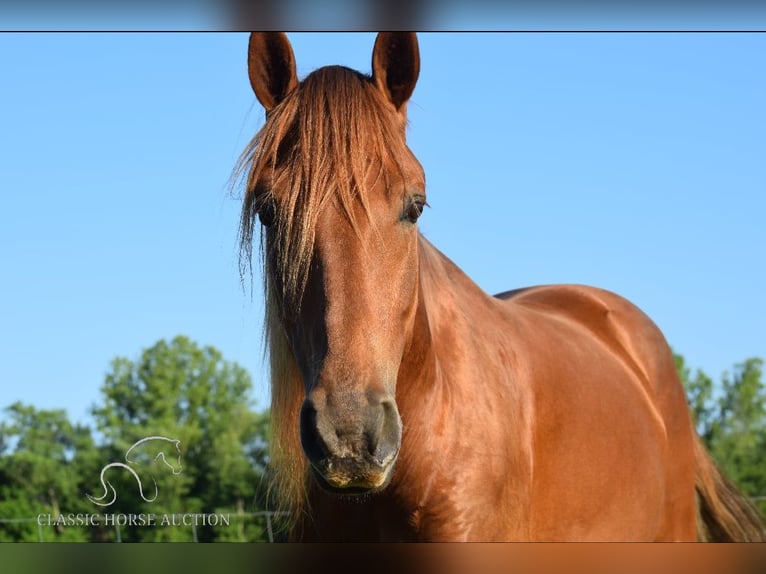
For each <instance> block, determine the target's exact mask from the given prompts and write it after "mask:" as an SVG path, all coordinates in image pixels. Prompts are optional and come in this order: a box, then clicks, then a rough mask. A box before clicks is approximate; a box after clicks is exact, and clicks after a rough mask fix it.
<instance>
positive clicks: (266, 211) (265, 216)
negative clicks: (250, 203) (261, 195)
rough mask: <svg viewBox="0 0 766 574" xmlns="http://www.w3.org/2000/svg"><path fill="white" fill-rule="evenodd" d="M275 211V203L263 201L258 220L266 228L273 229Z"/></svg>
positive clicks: (259, 207)
mask: <svg viewBox="0 0 766 574" xmlns="http://www.w3.org/2000/svg"><path fill="white" fill-rule="evenodd" d="M274 217H275V209H274V202H273V201H269V200H266V201H263V202H262V203H261V204H260V205H259V206H258V219H260V220H261V225H263V226H264V227H271V226H272V225H274Z"/></svg>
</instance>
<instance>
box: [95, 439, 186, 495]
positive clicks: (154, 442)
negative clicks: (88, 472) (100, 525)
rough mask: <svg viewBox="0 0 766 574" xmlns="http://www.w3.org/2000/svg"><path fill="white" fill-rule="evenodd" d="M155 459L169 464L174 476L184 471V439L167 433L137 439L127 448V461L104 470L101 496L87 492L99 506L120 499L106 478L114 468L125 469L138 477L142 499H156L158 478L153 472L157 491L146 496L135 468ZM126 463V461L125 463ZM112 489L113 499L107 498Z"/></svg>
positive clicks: (152, 476)
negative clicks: (174, 437)
mask: <svg viewBox="0 0 766 574" xmlns="http://www.w3.org/2000/svg"><path fill="white" fill-rule="evenodd" d="M152 462H156V463H158V466H159V464H160V463H162V465H164V466H166V467H168V468H169V469H170V471H171V472H172V473H173V474H174V475H178V474H181V472H182V471H183V466H182V465H181V441H180V440H176V439H172V438H168V437H164V436H149V437H146V438H142V439H141V440H139V441H138V442H136V443H134V444H133V445H132V446H131V447H130V448H129V449H128V450H127V451H125V462H112V463H109V464H107V465H106V466H105V467H104V468H102V469H101V476H100V479H101V486H102V487H103V489H104V493H103V494H102V495H101V496H93V495H91V494H88V493H86V494H85V496H87V497H88V500H90V501H91V502H92V503H93V504H97V505H98V506H110V505H112V504H114V502H115V501H116V500H117V491H116V490H115V488H114V486H112V483H111V482H109V481H108V480H106V474H107V472H109V471H110V470H111V469H114V468H122V469H125V470H127V471H128V472H129V473H130V474H131V475H132V476H133V478H135V479H136V483H137V484H138V493H139V495H140V496H141V498H142V499H143V500H144V501H146V502H153V501H154V500H156V499H157V496H158V495H159V490H158V488H157V481H156V479H155V478H154V475H151V474H150V477H151V479H152V482H153V483H154V494H153V495H151V496H149V497H147V495H146V494H145V493H144V485H143V483H142V481H141V476H140V475H139V473H138V472H137V471H136V468H135V467H136V465H150V464H151V463H152ZM126 463H127V464H126ZM110 492H111V499H109V500H107V498H108V497H109V494H110Z"/></svg>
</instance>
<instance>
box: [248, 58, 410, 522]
mask: <svg viewBox="0 0 766 574" xmlns="http://www.w3.org/2000/svg"><path fill="white" fill-rule="evenodd" d="M404 128H405V123H404V121H403V119H402V118H401V117H400V116H398V115H397V114H396V112H395V110H394V109H393V107H392V106H391V105H390V104H389V103H388V102H387V100H386V99H385V96H384V95H383V94H382V92H381V91H380V90H379V89H378V88H377V87H376V86H375V84H374V83H373V82H372V79H371V77H370V76H367V75H364V74H361V73H359V72H357V71H355V70H351V69H349V68H345V67H343V66H328V67H324V68H320V69H318V70H316V71H314V72H312V73H311V74H310V75H308V76H307V77H306V78H305V79H304V80H303V81H302V82H301V84H300V85H299V87H298V88H297V89H295V90H294V91H293V92H292V93H290V94H289V95H288V96H287V97H285V99H284V100H282V101H281V102H280V103H279V104H278V105H277V106H276V107H274V108H273V109H272V110H271V111H270V112H269V113H268V114H267V117H266V122H265V124H264V126H263V127H262V129H261V130H260V131H259V132H258V133H257V134H256V136H255V137H254V138H253V140H252V141H251V142H250V143H249V144H248V145H247V147H246V148H245V150H244V152H243V153H242V155H241V156H240V158H239V161H238V163H237V167H236V168H235V172H234V173H235V181H237V180H241V179H242V178H243V176H244V174H247V175H246V179H245V194H244V198H243V206H242V215H241V220H240V236H239V240H240V273H241V274H242V275H243V276H244V274H245V272H246V271H247V270H248V269H250V270H251V269H252V242H253V232H254V229H255V219H256V217H257V216H258V213H259V211H261V210H265V209H274V206H276V209H277V213H276V217H275V218H274V221H273V223H272V224H271V225H269V226H268V227H265V226H264V227H262V230H261V242H260V254H261V263H262V269H263V279H264V296H265V301H266V303H265V321H264V340H265V343H266V345H267V349H268V356H269V362H270V371H271V373H270V374H271V430H272V437H271V441H270V461H269V472H270V480H269V483H270V488H269V492H270V493H271V494H272V495H273V499H274V500H275V503H276V508H277V510H286V511H289V512H290V514H291V517H292V518H291V520H290V521H291V522H293V524H294V521H296V520H298V519H299V518H300V515H301V513H302V512H303V511H304V510H306V509H307V485H308V480H309V467H308V463H307V461H306V459H305V457H304V456H303V453H302V450H301V444H300V437H299V412H300V407H301V403H302V402H303V396H304V386H303V380H302V378H301V375H300V373H299V371H298V367H297V365H296V362H295V358H294V356H293V354H292V351H291V349H290V347H289V344H288V341H287V339H286V337H285V332H284V326H283V325H284V320H285V316H284V313H287V314H289V315H292V314H293V313H297V311H298V309H299V308H300V304H301V299H302V295H303V291H304V289H305V286H306V281H307V276H308V270H309V266H310V263H311V259H312V254H313V249H314V237H315V229H316V226H317V221H318V219H319V217H320V214H321V212H322V210H323V209H324V208H325V207H327V206H328V205H329V204H335V207H336V208H337V209H339V210H340V211H341V213H342V214H343V215H344V216H345V218H346V219H347V220H348V222H349V223H350V224H351V227H352V228H353V229H354V231H355V233H357V235H359V229H360V228H359V213H358V211H359V208H358V207H357V206H361V211H362V214H363V216H365V217H366V218H367V220H368V221H369V223H370V224H371V225H374V222H372V220H371V218H370V213H369V209H368V204H367V200H366V197H365V193H364V192H365V191H366V190H367V189H371V188H372V187H373V186H375V185H376V184H377V183H378V182H380V178H383V181H384V183H385V184H386V185H385V188H386V189H387V190H388V189H389V188H390V186H389V178H390V177H391V176H392V175H396V174H398V175H400V176H403V167H402V166H403V165H404V158H405V157H406V155H405V154H410V153H411V152H409V150H408V148H407V146H406V144H405V138H404ZM392 167H393V170H392V169H391V168H392ZM385 168H388V169H385ZM275 277H278V278H279V281H278V282H277V281H275V280H274V278H275Z"/></svg>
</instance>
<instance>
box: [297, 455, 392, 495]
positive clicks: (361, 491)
mask: <svg viewBox="0 0 766 574" xmlns="http://www.w3.org/2000/svg"><path fill="white" fill-rule="evenodd" d="M394 462H395V460H392V461H391V462H390V463H389V464H388V465H386V466H385V467H384V468H382V469H375V470H374V471H367V472H361V473H360V472H354V473H348V472H344V471H343V470H342V469H338V468H333V465H332V464H328V465H327V466H328V467H329V468H327V469H321V468H319V467H318V466H317V465H315V464H313V463H312V464H311V471H312V474H313V476H314V479H315V480H316V482H317V484H319V486H320V487H321V488H322V489H323V490H325V491H327V492H330V493H332V494H339V495H344V496H364V495H367V494H375V493H377V492H381V491H382V490H384V489H385V488H386V487H387V486H388V485H389V483H390V482H391V478H392V476H393V474H394V471H393V467H394Z"/></svg>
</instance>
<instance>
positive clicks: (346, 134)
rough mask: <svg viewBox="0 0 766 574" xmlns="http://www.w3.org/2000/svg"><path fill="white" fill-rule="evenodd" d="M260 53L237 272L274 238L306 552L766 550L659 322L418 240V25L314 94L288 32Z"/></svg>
mask: <svg viewBox="0 0 766 574" xmlns="http://www.w3.org/2000/svg"><path fill="white" fill-rule="evenodd" d="M247 62H248V66H247V67H248V77H249V81H250V85H251V87H252V89H253V92H254V94H255V96H256V98H257V99H258V101H259V102H260V104H261V105H262V106H263V108H264V110H265V121H264V124H263V126H262V128H261V129H260V130H259V131H258V133H257V134H256V135H255V137H254V138H253V139H252V140H251V142H250V143H249V144H248V145H247V147H246V148H245V150H244V151H243V152H242V154H241V156H240V158H239V160H238V162H237V165H236V167H235V170H234V178H235V181H239V182H242V183H243V186H244V191H243V196H242V212H241V219H240V228H239V241H240V247H241V253H240V265H241V269H240V272H241V273H246V271H247V268H248V266H251V265H252V256H253V253H252V246H253V241H254V233H255V230H256V229H257V228H258V227H260V235H261V237H260V239H261V241H260V255H261V257H260V260H261V263H262V268H263V278H264V298H265V320H264V323H265V337H264V338H265V340H266V342H267V345H268V357H269V364H270V376H271V411H270V412H271V425H272V439H271V445H270V448H271V454H270V467H269V468H270V470H269V472H270V473H271V476H272V481H273V485H274V490H275V491H276V494H275V496H276V501H277V502H276V503H277V505H278V506H279V508H281V509H284V510H288V511H289V512H290V515H291V519H290V522H289V524H288V525H287V529H288V532H289V535H290V538H291V540H296V541H671V540H672V541H691V540H732V541H746V540H747V541H749V540H765V539H766V533H765V532H764V527H763V524H762V522H761V521H760V518H759V516H758V515H757V512H756V511H755V510H754V508H753V507H752V505H751V504H750V503H749V502H748V501H747V500H746V498H745V497H743V496H742V495H741V494H740V493H739V492H738V491H737V490H736V488H735V487H734V486H733V485H732V484H731V483H730V481H729V480H728V479H726V478H725V477H724V476H723V475H722V473H721V472H720V471H719V470H718V468H717V467H716V465H715V463H714V462H713V460H712V459H711V457H710V456H709V455H708V453H706V451H705V450H704V448H703V446H702V444H701V442H700V440H699V438H698V437H697V436H696V433H695V430H694V428H693V424H692V421H691V416H690V413H689V409H688V406H687V402H686V397H685V394H684V389H683V388H682V385H681V383H680V381H679V378H678V375H677V373H676V369H675V365H674V360H673V355H672V352H671V350H670V348H669V346H668V343H667V342H666V340H665V338H664V336H663V334H662V333H661V331H660V330H659V328H658V327H657V326H656V325H655V324H654V323H653V322H652V320H651V319H650V318H649V317H647V316H646V315H645V314H644V313H643V312H642V311H641V310H639V309H638V308H637V307H636V306H634V305H633V304H631V303H630V302H628V301H627V300H625V299H624V298H622V297H620V296H618V295H617V294H614V293H612V292H608V291H605V290H602V289H599V288H596V287H590V286H584V285H575V284H566V285H543V286H534V287H528V288H523V289H516V290H513V291H507V292H505V293H501V294H499V295H496V296H490V295H488V294H487V293H485V292H484V291H483V290H482V289H481V288H480V287H479V286H477V285H476V283H474V282H473V281H472V280H471V279H470V278H469V277H468V276H467V275H466V274H465V273H464V272H463V271H462V270H461V269H459V268H458V266H457V265H455V264H454V263H453V262H452V261H451V260H450V259H449V258H448V257H446V256H445V255H444V254H442V253H441V252H440V251H439V250H438V249H437V248H436V247H435V246H434V245H432V244H431V243H430V242H429V241H428V240H427V239H426V238H425V237H424V236H423V235H422V234H421V233H420V232H419V231H418V219H419V218H420V217H421V215H422V214H423V211H424V209H425V207H426V206H427V200H426V187H425V175H424V171H423V168H422V166H421V165H420V163H419V162H418V160H417V158H416V157H415V156H414V154H413V153H412V151H411V150H410V149H409V148H408V146H407V144H406V141H405V140H406V137H405V136H406V133H405V132H406V124H407V103H408V101H409V99H410V97H411V95H412V93H413V90H414V88H415V84H416V81H417V78H418V75H419V70H420V55H419V48H418V43H417V38H416V36H415V35H414V34H409V33H380V34H379V35H378V36H377V37H376V40H375V44H374V47H373V51H372V73H371V74H369V75H368V74H363V73H360V72H358V71H355V70H352V69H349V68H346V67H343V66H327V67H322V68H319V69H317V70H315V71H313V72H311V73H310V74H308V75H307V76H306V77H305V78H303V79H302V80H300V81H299V79H298V77H297V73H296V64H295V56H294V52H293V50H292V46H291V44H290V41H289V39H288V38H287V36H286V35H284V34H282V33H253V34H251V36H250V38H249V44H248V56H247ZM258 223H260V226H259V225H258Z"/></svg>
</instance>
